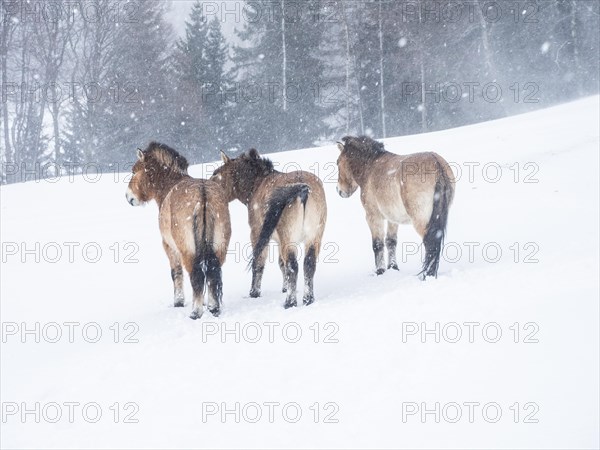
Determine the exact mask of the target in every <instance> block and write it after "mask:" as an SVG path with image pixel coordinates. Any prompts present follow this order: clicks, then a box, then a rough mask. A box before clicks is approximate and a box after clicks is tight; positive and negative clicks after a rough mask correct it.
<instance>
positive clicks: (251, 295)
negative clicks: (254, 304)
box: [250, 289, 260, 298]
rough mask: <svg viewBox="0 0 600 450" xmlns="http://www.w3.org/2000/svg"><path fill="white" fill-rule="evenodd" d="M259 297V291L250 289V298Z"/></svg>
mask: <svg viewBox="0 0 600 450" xmlns="http://www.w3.org/2000/svg"><path fill="white" fill-rule="evenodd" d="M258 297H260V291H257V290H254V289H252V290H251V291H250V298H258Z"/></svg>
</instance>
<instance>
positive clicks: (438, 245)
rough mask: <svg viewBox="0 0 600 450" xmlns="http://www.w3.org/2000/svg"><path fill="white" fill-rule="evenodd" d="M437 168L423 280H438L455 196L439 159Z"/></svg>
mask: <svg viewBox="0 0 600 450" xmlns="http://www.w3.org/2000/svg"><path fill="white" fill-rule="evenodd" d="M436 166H437V174H438V176H437V180H436V182H435V191H434V194H433V211H432V212H431V218H430V219H429V223H428V224H427V230H426V231H425V236H424V237H423V245H424V246H425V261H424V262H423V270H421V272H420V273H419V275H420V276H421V277H422V278H423V279H424V278H425V277H426V276H432V277H436V278H437V272H438V267H439V265H440V254H441V252H442V248H443V246H444V238H445V236H446V225H447V223H448V211H449V209H450V204H451V203H452V197H453V194H454V188H453V186H452V182H451V181H450V179H449V178H448V175H447V174H446V170H445V168H444V167H443V166H442V165H441V164H440V162H439V161H437V159H436Z"/></svg>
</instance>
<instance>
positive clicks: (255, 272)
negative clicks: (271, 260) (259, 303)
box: [250, 247, 269, 298]
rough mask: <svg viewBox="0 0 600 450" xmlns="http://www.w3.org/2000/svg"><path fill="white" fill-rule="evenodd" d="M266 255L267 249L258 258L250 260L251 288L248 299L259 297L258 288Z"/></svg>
mask: <svg viewBox="0 0 600 450" xmlns="http://www.w3.org/2000/svg"><path fill="white" fill-rule="evenodd" d="M268 254H269V247H266V248H265V249H264V250H263V252H262V253H261V254H260V255H258V258H256V259H254V260H252V287H251V288H250V297H252V298H258V297H260V286H261V283H262V276H263V272H264V271H265V262H266V260H267V256H268Z"/></svg>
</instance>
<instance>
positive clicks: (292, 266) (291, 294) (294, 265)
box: [282, 245, 298, 309]
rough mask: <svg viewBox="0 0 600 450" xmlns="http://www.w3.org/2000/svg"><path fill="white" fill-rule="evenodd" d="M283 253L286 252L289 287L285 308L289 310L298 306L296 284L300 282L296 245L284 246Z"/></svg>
mask: <svg viewBox="0 0 600 450" xmlns="http://www.w3.org/2000/svg"><path fill="white" fill-rule="evenodd" d="M282 251H284V252H285V253H284V255H285V282H286V284H287V287H288V292H287V297H286V299H285V304H284V307H285V308H286V309H287V308H292V307H294V306H296V305H297V302H296V284H297V282H298V256H297V249H296V246H295V245H287V246H284V247H283V250H282Z"/></svg>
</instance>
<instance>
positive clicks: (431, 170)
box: [363, 152, 454, 228]
mask: <svg viewBox="0 0 600 450" xmlns="http://www.w3.org/2000/svg"><path fill="white" fill-rule="evenodd" d="M440 174H442V175H443V176H445V177H446V179H448V180H449V181H450V183H451V185H452V195H453V186H454V174H453V173H452V170H451V168H450V165H449V164H448V163H447V162H446V161H445V160H444V158H442V157H441V156H440V155H438V154H437V153H434V152H422V153H413V154H408V155H397V154H394V153H390V152H388V153H386V154H385V155H383V156H382V157H380V158H378V159H377V160H376V161H375V162H374V163H373V165H372V168H371V170H370V173H369V177H368V182H367V189H366V190H365V192H364V194H363V203H364V204H365V207H366V208H376V209H378V210H379V211H380V212H381V213H382V214H383V215H384V216H385V217H386V219H388V220H391V221H393V222H396V223H410V222H413V223H414V224H415V225H416V226H417V227H418V228H422V227H423V226H424V225H426V224H427V223H428V221H429V219H430V216H431V212H432V209H433V204H432V198H433V196H434V193H435V186H436V182H437V180H438V178H439V176H440Z"/></svg>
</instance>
